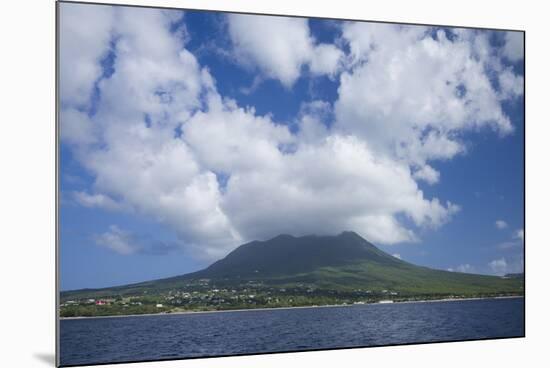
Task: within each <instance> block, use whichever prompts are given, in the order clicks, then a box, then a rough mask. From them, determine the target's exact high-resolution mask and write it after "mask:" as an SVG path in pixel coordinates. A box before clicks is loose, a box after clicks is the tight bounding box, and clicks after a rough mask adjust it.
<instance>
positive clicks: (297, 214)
mask: <svg viewBox="0 0 550 368" xmlns="http://www.w3.org/2000/svg"><path fill="white" fill-rule="evenodd" d="M74 7H77V5H72V4H71V6H70V7H69V6H68V5H67V4H62V8H64V10H63V14H64V15H63V16H64V17H66V18H71V17H72V18H76V19H71V20H70V23H78V19H79V18H81V17H84V16H85V15H83V14H82V13H80V12H74V13H71V11H70V10H71V9H73V8H74ZM85 7H86V8H89V7H92V6H85ZM105 9H109V10H110V11H111V12H112V14H111V15H110V16H109V17H106V18H107V19H111V20H110V23H105V24H101V27H102V28H101V29H107V30H110V33H109V34H108V37H107V36H105V37H104V42H103V43H101V44H100V45H95V44H94V45H88V44H87V43H86V39H87V37H89V35H88V34H87V33H78V32H76V33H74V34H72V36H71V37H72V38H71V39H70V40H69V41H67V42H65V41H64V40H67V39H63V38H62V39H61V42H62V43H61V48H62V49H69V48H70V49H71V50H69V51H66V52H67V55H71V54H72V53H77V52H78V48H79V47H80V46H79V45H83V47H90V48H92V49H93V50H95V51H94V52H92V51H90V52H89V53H88V52H84V54H86V55H88V54H89V55H91V56H89V57H87V58H86V60H84V61H83V63H84V64H86V63H88V64H92V65H94V68H92V69H94V70H95V68H99V69H98V70H99V71H98V72H94V73H92V75H93V77H89V76H88V77H87V78H80V79H78V78H77V79H75V80H73V81H72V82H71V83H73V85H71V87H70V89H63V90H62V94H63V96H62V97H61V99H62V101H64V103H63V109H62V111H61V132H62V140H63V142H65V143H67V144H69V145H70V146H71V148H72V149H73V153H74V157H75V159H76V160H78V162H80V164H81V165H82V166H83V168H85V169H86V170H87V171H88V173H89V174H90V175H92V176H93V178H94V182H93V185H91V188H88V189H87V190H86V191H82V192H77V193H75V194H74V195H75V197H74V198H75V199H76V200H77V202H79V203H80V204H82V205H84V206H88V207H98V208H105V209H109V210H116V209H121V208H124V209H126V210H128V211H131V212H133V213H137V214H140V215H143V216H147V217H148V218H150V219H152V220H154V221H156V222H158V223H161V224H163V225H165V226H167V227H168V228H171V229H173V231H174V232H175V233H176V234H177V236H178V237H179V239H181V241H180V242H178V246H184V247H186V249H187V250H190V251H191V254H193V255H195V256H197V257H204V258H209V259H216V258H219V257H220V256H223V255H225V254H226V253H227V252H228V251H229V250H231V249H233V248H234V247H235V246H237V245H239V244H240V243H242V242H244V241H248V240H253V239H266V238H269V237H272V236H275V235H278V234H280V233H291V234H294V235H305V234H311V233H317V234H334V233H339V232H341V231H342V230H354V231H357V232H358V233H360V234H361V235H363V236H365V237H366V238H367V239H369V240H370V241H373V242H375V243H381V244H395V243H401V242H415V241H418V240H419V236H418V235H417V232H419V231H420V230H424V229H436V228H438V227H440V226H442V225H443V224H445V223H446V222H448V221H449V220H450V219H451V218H452V216H453V215H454V214H455V213H456V212H457V211H459V209H460V207H459V206H458V205H457V204H453V203H450V202H447V201H444V200H440V199H438V198H433V197H428V196H426V195H425V194H424V193H423V191H422V190H421V189H420V188H419V186H418V183H417V181H420V180H423V181H426V182H427V183H429V184H436V183H437V182H438V181H439V176H440V174H439V172H437V171H436V170H435V169H434V168H433V167H432V166H430V165H429V164H428V161H431V160H436V159H437V160H448V159H452V158H453V157H454V156H456V155H458V154H465V153H466V150H465V148H464V144H463V143H462V142H461V140H460V137H459V133H460V132H462V131H464V130H466V129H470V128H472V129H473V127H474V126H475V127H480V126H491V127H493V128H494V129H495V130H496V131H499V132H501V133H503V134H504V133H507V132H511V130H512V129H511V126H510V125H509V121H508V120H507V118H506V117H505V116H504V115H503V113H502V111H500V105H499V100H498V97H497V96H496V94H495V92H494V91H493V90H492V88H491V87H490V85H488V84H487V83H486V82H487V76H486V75H485V74H484V73H485V72H484V70H485V65H479V64H480V62H479V61H477V59H476V58H475V57H473V56H472V54H473V53H474V50H473V48H474V46H472V44H473V41H471V40H469V39H466V38H461V37H462V36H461V37H459V38H458V41H455V42H451V41H450V40H447V39H445V38H444V37H443V36H441V35H440V36H439V38H438V39H437V40H433V39H431V38H426V37H425V34H424V32H425V30H423V29H421V28H415V27H409V28H404V29H403V30H401V29H393V28H391V27H390V28H386V27H387V26H382V25H377V26H378V27H380V28H378V27H374V26H373V27H371V28H370V30H368V32H362V30H363V29H362V28H360V29H358V30H356V29H355V28H354V27H351V26H350V27H347V28H345V30H344V37H345V38H346V39H347V40H348V42H349V43H350V47H351V55H348V59H349V60H347V64H348V65H347V68H348V71H347V72H346V73H344V75H343V76H342V77H341V79H340V83H341V85H340V89H339V99H338V101H337V102H336V107H335V110H334V111H333V106H332V105H331V103H329V102H326V101H312V102H309V103H305V104H303V106H302V111H301V112H300V114H299V116H298V117H296V119H295V120H293V121H291V122H287V123H295V124H297V127H298V130H297V132H296V133H292V132H291V131H290V129H289V126H288V125H286V124H280V123H279V122H275V121H274V120H273V118H272V117H271V116H270V115H265V116H259V115H258V114H257V113H256V112H255V110H254V108H251V107H241V106H239V105H238V104H237V103H236V102H235V101H232V100H230V99H227V98H224V97H223V96H221V95H220V94H219V92H218V90H217V88H216V85H215V81H214V79H213V77H212V76H211V75H210V72H209V71H208V69H207V68H205V67H203V66H201V65H200V64H199V62H198V61H197V59H196V58H195V56H194V55H193V54H191V53H190V52H189V51H188V50H187V49H186V48H185V44H184V43H183V41H182V40H181V38H180V37H179V36H178V35H177V34H172V33H170V32H169V28H170V25H171V22H172V21H173V20H174V19H173V17H172V16H167V15H166V14H167V13H166V12H163V11H155V10H151V9H136V8H122V7H117V8H111V7H105ZM235 17H237V16H235ZM235 19H236V20H235ZM266 19H267V20H266ZM66 21H67V20H66ZM249 22H260V23H261V24H260V26H259V27H258V26H255V27H251V25H250V24H249ZM97 26H98V27H99V25H97ZM229 29H230V32H231V33H232V34H231V36H232V37H233V38H234V41H235V46H236V47H237V49H238V52H241V53H242V54H241V56H242V57H244V56H246V57H249V58H250V59H251V60H252V61H253V62H254V64H255V65H257V66H258V67H259V68H260V69H261V70H262V71H263V73H265V74H266V75H267V76H268V77H271V78H277V79H279V80H281V82H282V83H283V84H284V85H286V86H287V87H289V86H291V85H292V84H293V83H294V81H295V80H296V79H297V78H298V77H299V76H300V73H301V70H302V68H303V67H308V68H309V69H310V72H311V74H316V73H325V74H328V75H331V76H335V73H336V72H335V70H339V69H340V68H342V67H343V64H342V62H343V58H341V57H340V56H338V57H337V55H338V54H339V53H341V51H339V50H336V49H335V48H334V47H333V46H329V45H324V44H320V45H319V44H316V43H315V40H313V39H312V37H311V35H310V32H309V28H308V25H307V21H305V20H303V19H294V18H293V19H287V18H272V17H269V18H264V17H252V16H238V17H237V18H233V16H231V17H230V20H229ZM250 29H262V32H250ZM281 29H283V30H284V32H281V31H280V30H281ZM406 29H408V31H407V30H406ZM352 31H353V32H352ZM354 32H355V33H354ZM350 34H354V35H355V36H353V37H355V38H353V37H352V36H349V35H350ZM346 35H347V36H346ZM286 37H288V38H286ZM464 37H465V36H464ZM281 38H283V39H281ZM80 39H82V42H80ZM266 39H268V40H269V42H266ZM107 40H116V42H115V44H114V46H113V52H115V53H116V58H114V65H113V69H114V72H113V74H112V75H110V76H109V77H103V76H102V71H101V66H100V65H99V60H100V59H101V56H98V55H104V54H105V52H106V50H107V49H108V48H109V47H110V46H109V42H110V41H109V42H108V41H107ZM260 41H261V42H260ZM365 44H368V45H370V46H369V47H365ZM392 50H393V51H392ZM396 50H397V51H396ZM475 50H476V51H475V52H478V53H480V52H481V51H479V50H483V47H481V46H479V47H477V48H476V49H475ZM404 52H406V53H407V54H406V55H408V56H407V57H406V58H405V54H403V53H404ZM450 55H452V56H453V57H450ZM315 56H317V57H315ZM394 59H395V60H404V61H403V62H402V63H401V62H397V61H395V60H394ZM75 60H76V61H79V60H80V59H78V58H77V59H75ZM449 60H450V62H449ZM447 64H450V65H447ZM464 65H467V66H468V67H467V68H466V69H468V71H463V70H462V69H463V68H464ZM71 67H72V66H71V64H70V63H61V78H68V76H70V75H71V74H70V73H71V72H70V68H71ZM461 68H462V69H461ZM432 71H434V73H433V74H434V75H432ZM457 74H458V76H457ZM470 74H471V75H470ZM476 78H478V79H476ZM439 79H443V82H442V81H440V80H439ZM445 79H449V80H450V85H451V87H449V85H447V84H446V82H445ZM424 81H427V82H426V83H424ZM461 84H464V85H465V86H466V90H467V92H465V95H464V96H468V97H464V96H458V95H457V91H456V89H457V86H459V85H461ZM94 85H95V86H97V89H98V92H99V93H100V95H101V98H100V99H99V101H98V106H97V107H96V113H95V114H88V113H85V112H83V111H85V110H83V109H82V106H85V105H89V102H90V95H89V94H86V93H80V92H78V91H90V88H92V87H93V86H94ZM90 86H92V87H90ZM70 91H77V92H75V96H77V97H76V98H73V97H71V95H70V93H71V92H70ZM65 94H66V95H67V96H65ZM86 96H87V97H86ZM412 97H414V98H412ZM465 99H467V100H468V101H465ZM471 105H474V106H473V107H472V106H471ZM328 123H330V124H328ZM411 137H412V138H411ZM115 199H116V200H115ZM409 224H410V225H409ZM98 239H99V240H98V241H99V243H100V244H102V245H104V246H107V247H110V248H111V249H114V250H115V251H118V252H119V253H122V254H124V253H125V252H126V253H125V254H131V253H132V252H134V253H135V252H138V251H139V250H137V249H138V248H139V249H148V248H147V247H145V246H144V245H143V244H141V245H139V242H137V241H136V237H135V236H133V235H132V234H129V233H127V232H125V231H123V230H121V229H119V228H118V227H116V226H115V227H111V229H110V230H109V231H108V232H106V233H104V234H102V235H101V236H100V237H99V238H98ZM136 243H137V244H138V245H139V246H137V245H136ZM144 247H145V248H144Z"/></svg>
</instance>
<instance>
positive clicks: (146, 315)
mask: <svg viewBox="0 0 550 368" xmlns="http://www.w3.org/2000/svg"><path fill="white" fill-rule="evenodd" d="M519 298H525V295H512V296H491V297H479V298H446V299H425V300H403V301H392V302H391V303H380V302H374V303H364V304H328V305H304V306H296V307H268V308H249V309H225V310H213V311H181V312H170V313H166V312H159V313H143V314H122V315H112V316H89V317H85V316H82V317H59V320H60V321H63V320H82V319H100V318H130V317H151V316H175V315H185V314H186V315H194V314H207V313H229V312H256V311H265V310H288V309H308V308H338V307H357V306H373V305H388V304H413V303H446V302H462V301H473V300H489V299H491V300H492V299H519Z"/></svg>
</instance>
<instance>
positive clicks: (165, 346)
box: [60, 298, 525, 365]
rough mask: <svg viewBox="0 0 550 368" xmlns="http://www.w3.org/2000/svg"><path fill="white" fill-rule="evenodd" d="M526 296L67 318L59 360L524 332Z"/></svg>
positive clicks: (251, 351)
mask: <svg viewBox="0 0 550 368" xmlns="http://www.w3.org/2000/svg"><path fill="white" fill-rule="evenodd" d="M524 313H525V311H524V299H523V298H510V299H480V300H463V301H452V302H443V301H441V302H424V303H393V304H365V305H354V306H342V307H338V306H336V307H322V308H320V307H311V308H294V309H269V310H252V311H234V312H220V313H218V312H214V313H188V314H172V315H171V314H163V315H149V316H135V317H109V318H89V319H64V320H61V323H60V339H61V340H60V353H61V357H60V359H61V365H86V364H96V363H108V362H131V361H144V360H145V361H149V360H164V359H178V358H191V357H208V356H220V355H233V354H255V353H267V352H284V351H297V350H319V349H332V348H344V347H361V346H365V347H366V346H381V345H395V344H410V343H426V342H436V341H456V340H475V339H487V338H503V337H520V336H524V334H525V332H524V331H525V326H524Z"/></svg>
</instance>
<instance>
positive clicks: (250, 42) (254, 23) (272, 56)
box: [227, 14, 343, 87]
mask: <svg viewBox="0 0 550 368" xmlns="http://www.w3.org/2000/svg"><path fill="white" fill-rule="evenodd" d="M227 19H228V27H229V35H230V37H231V40H232V42H233V45H234V48H235V52H236V55H237V58H238V59H239V61H240V62H241V63H244V64H245V65H248V66H257V67H258V68H259V69H260V70H261V71H262V72H263V73H264V74H265V75H266V76H268V77H270V78H275V79H278V80H280V81H281V83H282V84H283V85H284V86H286V87H291V86H292V85H293V84H294V82H295V81H296V79H298V78H299V77H300V74H301V71H302V68H303V67H305V66H308V65H309V67H310V69H311V72H312V73H314V74H327V75H329V76H331V75H334V74H335V73H336V72H337V70H338V69H339V66H340V60H341V58H342V57H343V53H342V51H341V50H339V49H338V48H336V47H335V46H334V45H329V44H318V45H317V44H316V43H315V40H314V39H313V38H312V36H311V34H310V31H309V26H308V22H307V19H304V18H289V17H273V16H258V15H241V14H231V15H228V17H227Z"/></svg>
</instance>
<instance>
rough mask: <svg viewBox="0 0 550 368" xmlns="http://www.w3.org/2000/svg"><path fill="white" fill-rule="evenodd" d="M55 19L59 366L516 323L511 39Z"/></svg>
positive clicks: (521, 155) (79, 8)
mask: <svg viewBox="0 0 550 368" xmlns="http://www.w3.org/2000/svg"><path fill="white" fill-rule="evenodd" d="M56 27H57V28H56V37H57V38H56V41H57V50H56V60H57V63H56V68H57V78H56V87H57V88H56V89H57V117H58V119H57V167H56V169H57V187H58V190H57V266H56V267H57V308H56V311H57V316H56V319H57V321H56V322H57V364H58V366H81V365H95V364H109V363H124V362H146V361H161V360H174V359H190V358H205V357H215V356H235V355H252V354H268V353H284V352H297V351H317V350H328V349H349V348H358V347H375V346H390V345H405V344H424V343H436V342H449V341H470V340H486V339H501V338H518V337H524V336H525V282H524V279H525V276H524V275H525V266H524V259H525V122H524V120H525V100H524V97H525V92H524V91H525V51H524V43H525V42H524V41H525V32H523V31H521V30H506V29H488V28H469V27H461V26H457V25H452V26H449V25H426V24H412V23H391V22H380V21H368V20H355V19H353V20H350V19H330V18H316V17H304V16H295V15H271V14H252V13H239V12H226V11H212V10H199V9H175V8H160V7H149V6H135V5H114V4H100V3H80V2H71V1H58V2H57V24H56Z"/></svg>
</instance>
